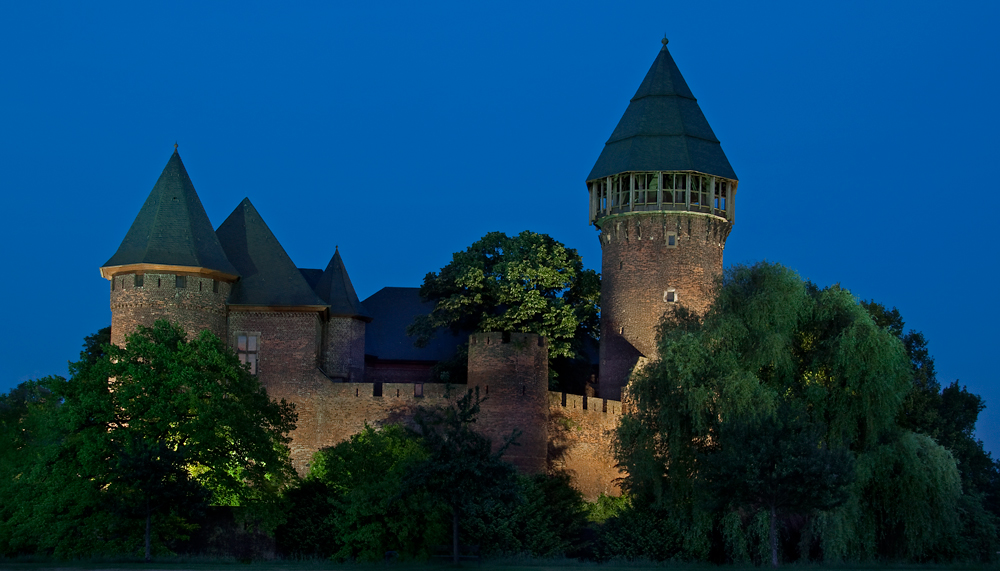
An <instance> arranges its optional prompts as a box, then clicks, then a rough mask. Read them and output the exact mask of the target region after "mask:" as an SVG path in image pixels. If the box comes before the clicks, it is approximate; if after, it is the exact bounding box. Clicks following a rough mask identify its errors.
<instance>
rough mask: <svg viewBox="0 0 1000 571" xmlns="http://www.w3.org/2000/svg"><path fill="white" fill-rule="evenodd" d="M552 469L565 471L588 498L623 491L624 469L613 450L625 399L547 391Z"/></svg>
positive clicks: (594, 498)
mask: <svg viewBox="0 0 1000 571" xmlns="http://www.w3.org/2000/svg"><path fill="white" fill-rule="evenodd" d="M548 407H549V410H548V413H549V418H548V423H549V426H548V435H549V451H548V452H549V467H548V469H549V470H550V471H564V472H566V473H568V474H569V475H570V477H571V479H572V480H571V481H572V483H573V487H575V488H576V489H578V490H580V492H581V493H583V497H584V498H586V499H588V500H591V501H593V500H596V499H597V496H599V495H600V494H605V495H609V496H619V495H621V488H620V487H619V485H618V482H617V479H618V478H620V477H621V476H622V473H621V472H620V471H619V470H618V468H617V467H616V464H617V463H616V462H615V459H614V456H612V454H611V432H612V431H613V430H614V429H615V427H617V426H618V421H619V420H620V419H621V414H622V403H621V402H619V401H612V400H607V399H601V398H592V397H586V396H582V395H570V394H566V393H557V392H549V393H548Z"/></svg>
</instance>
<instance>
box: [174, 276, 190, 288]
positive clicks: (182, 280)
mask: <svg viewBox="0 0 1000 571" xmlns="http://www.w3.org/2000/svg"><path fill="white" fill-rule="evenodd" d="M187 283H188V279H187V276H177V281H176V283H175V285H176V287H177V289H184V288H186V287H187Z"/></svg>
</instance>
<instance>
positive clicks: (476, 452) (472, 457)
mask: <svg viewBox="0 0 1000 571" xmlns="http://www.w3.org/2000/svg"><path fill="white" fill-rule="evenodd" d="M480 402H481V401H480V398H479V389H478V387H477V388H476V390H475V391H474V392H473V391H472V390H470V391H468V392H467V393H466V394H465V395H464V396H462V397H461V398H460V399H458V401H457V402H456V403H455V404H454V405H452V406H449V407H445V408H443V409H427V408H419V409H417V412H416V414H415V415H414V419H413V422H414V424H415V425H416V430H415V434H416V435H417V436H419V437H420V439H421V442H422V445H423V447H424V449H425V450H426V452H427V456H426V458H424V459H423V460H421V461H420V462H418V463H416V464H414V465H413V467H412V469H411V470H410V471H409V472H408V473H407V476H406V479H405V480H404V487H405V489H407V490H412V491H414V493H421V494H423V493H426V494H429V496H430V497H431V498H432V499H433V500H434V501H436V502H438V503H440V504H442V505H444V506H447V508H448V511H450V512H451V519H452V556H453V562H454V563H458V561H459V559H458V556H459V529H460V522H461V521H462V519H463V516H464V515H465V512H466V511H467V510H469V509H470V508H471V506H475V505H477V504H478V503H479V502H480V501H482V500H483V499H484V498H489V499H490V500H492V501H495V502H498V503H500V504H504V503H508V502H513V501H516V500H517V497H518V486H517V478H516V472H515V470H514V467H513V466H512V465H510V464H508V463H506V462H504V461H503V459H502V456H503V453H504V451H505V450H506V449H507V447H508V446H510V445H512V444H513V443H514V442H515V440H516V438H517V434H516V433H515V434H511V435H510V436H509V437H508V438H507V439H506V440H505V441H504V442H503V443H502V444H501V445H500V446H498V447H497V449H496V451H494V450H493V445H492V443H491V442H490V439H489V438H486V437H485V436H483V435H481V434H479V433H478V432H476V431H475V430H474V429H473V424H474V423H475V422H476V416H477V415H478V414H479V404H480Z"/></svg>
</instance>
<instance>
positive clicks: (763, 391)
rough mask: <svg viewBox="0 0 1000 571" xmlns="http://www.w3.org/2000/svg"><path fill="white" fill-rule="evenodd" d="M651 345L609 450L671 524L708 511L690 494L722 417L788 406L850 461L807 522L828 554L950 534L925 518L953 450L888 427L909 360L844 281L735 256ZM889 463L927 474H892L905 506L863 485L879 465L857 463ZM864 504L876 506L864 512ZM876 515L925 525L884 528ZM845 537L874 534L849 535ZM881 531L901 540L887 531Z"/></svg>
mask: <svg viewBox="0 0 1000 571" xmlns="http://www.w3.org/2000/svg"><path fill="white" fill-rule="evenodd" d="M659 355H660V358H659V359H658V360H657V361H656V362H653V363H651V364H650V365H648V366H647V367H645V368H644V369H643V370H641V371H639V372H638V373H636V374H634V375H633V378H632V380H631V385H630V387H629V393H630V397H631V398H632V400H633V402H634V407H633V409H632V411H630V412H629V413H628V414H627V415H625V416H623V418H622V421H621V424H620V426H619V429H618V431H617V434H616V441H615V450H616V454H617V456H618V458H619V461H620V462H621V463H622V464H623V465H624V466H625V468H626V469H627V471H628V477H627V478H626V479H625V482H624V485H625V488H626V490H627V491H629V492H631V493H633V494H635V495H636V499H637V502H639V503H644V502H646V503H650V504H653V505H657V506H660V507H662V509H664V510H666V511H667V512H668V513H670V514H671V517H673V518H677V519H678V521H679V522H680V524H679V525H678V528H679V529H693V528H695V527H697V526H701V529H704V530H709V529H712V528H713V526H714V525H715V524H713V523H711V522H712V521H713V519H712V518H718V517H719V513H718V512H708V513H706V511H705V510H704V509H700V508H699V507H698V506H697V505H696V503H695V502H694V499H695V497H696V486H697V483H698V481H699V474H701V473H702V470H703V469H704V468H705V466H704V462H703V461H700V460H699V459H700V458H702V459H703V458H704V455H705V454H708V453H712V452H716V450H714V449H713V446H714V443H718V444H719V445H725V442H724V439H723V435H724V434H725V433H726V431H727V428H726V427H727V425H729V428H730V429H732V428H733V427H735V426H738V424H736V423H740V422H750V421H754V420H758V421H768V422H772V421H773V422H778V421H780V420H782V412H781V411H782V410H785V408H784V407H786V406H790V407H791V408H792V410H796V411H802V412H801V414H802V415H803V417H802V420H803V422H806V423H807V424H808V425H813V426H820V427H823V431H822V434H820V435H818V437H817V438H818V440H817V443H818V445H820V446H824V447H827V448H829V449H830V450H834V451H836V450H839V449H845V450H847V451H848V452H849V453H850V455H851V456H853V457H854V459H855V466H856V469H855V474H854V484H852V486H851V488H850V497H849V500H848V501H847V502H846V503H845V504H844V505H843V506H841V507H840V508H836V509H833V510H829V511H827V512H823V514H825V515H823V517H816V518H813V519H812V520H811V521H814V522H819V523H816V527H815V529H816V530H817V533H818V534H820V536H821V538H820V541H821V544H822V545H824V546H826V547H828V548H829V550H830V554H832V555H836V556H840V557H846V558H866V557H877V556H879V555H882V554H889V555H895V554H905V556H906V557H914V556H916V555H914V554H915V553H918V552H919V553H931V552H932V551H933V550H935V549H938V548H939V547H940V546H942V545H944V544H947V543H948V541H950V540H951V539H952V538H953V537H954V535H953V534H954V532H955V529H954V528H953V527H951V526H949V525H941V526H938V527H937V528H928V527H926V525H927V523H928V522H927V519H926V518H927V517H928V515H927V514H929V513H931V511H932V507H933V506H944V505H954V501H955V497H956V493H960V490H959V491H956V488H955V487H954V486H952V485H951V482H952V476H951V475H954V476H955V478H957V471H956V468H955V463H954V460H953V459H951V456H950V454H948V452H947V451H946V450H944V449H943V448H941V447H940V446H938V445H936V444H935V443H934V442H933V441H931V440H927V441H925V440H920V439H916V440H914V439H913V438H911V437H910V436H908V435H911V434H912V433H910V432H908V431H907V430H905V429H904V428H902V427H900V426H899V424H898V421H897V419H898V418H899V411H900V410H901V407H902V405H903V402H904V399H905V398H906V396H907V394H908V393H909V390H910V386H911V379H912V375H911V364H910V360H909V359H908V358H907V354H906V351H905V349H904V347H903V344H902V343H900V341H899V339H898V338H897V337H896V336H895V335H893V334H892V333H890V332H889V331H888V330H887V329H886V328H884V327H880V326H878V325H876V324H875V323H874V322H873V321H872V319H871V318H870V317H869V315H868V313H867V312H866V311H865V309H864V308H862V307H861V306H859V304H858V303H857V301H856V300H855V299H854V298H853V296H851V294H850V292H848V291H846V290H844V289H841V288H840V287H839V286H833V287H829V288H825V289H820V288H817V287H816V286H814V285H813V284H810V283H808V282H805V281H803V280H801V279H800V278H799V277H798V276H797V275H795V274H794V272H792V271H790V270H788V269H786V268H783V267H781V266H779V265H773V264H767V263H760V264H757V265H755V266H752V267H745V266H739V267H734V268H731V269H730V270H728V271H727V272H726V274H725V276H724V279H723V283H722V287H721V288H720V290H719V293H718V297H717V299H716V300H715V303H714V304H713V305H712V307H711V309H710V310H709V311H708V313H707V314H706V315H705V316H704V317H703V318H702V319H692V318H691V317H690V316H688V315H685V314H683V313H679V314H676V315H674V316H673V317H672V318H671V319H668V321H666V322H665V323H664V325H663V328H662V331H661V335H660V338H659ZM768 419H771V420H768ZM736 441H737V442H738V441H739V439H736ZM901 443H910V444H907V445H905V446H904V445H903V444H901ZM730 445H731V446H732V445H734V444H730ZM735 445H741V444H735ZM918 450H920V451H921V452H919V453H917V452H914V451H918ZM876 458H878V459H880V460H879V462H877V463H876V462H875V459H876ZM893 464H895V465H898V466H900V469H901V470H903V471H905V472H907V473H919V472H921V471H923V472H925V473H926V472H928V471H930V472H933V473H935V474H939V476H938V477H936V478H935V479H934V480H933V482H934V483H933V485H924V482H923V481H921V480H919V479H912V480H910V481H909V484H912V485H911V486H910V487H906V486H907V485H909V484H903V485H900V486H899V489H898V490H897V491H898V494H897V496H898V497H903V498H906V502H907V505H905V506H904V505H901V503H900V502H899V501H895V502H889V501H888V500H886V499H884V496H883V497H879V495H878V494H876V493H874V490H876V489H878V487H879V485H881V483H882V481H883V480H882V479H881V478H883V476H884V473H883V472H880V471H878V470H874V469H868V467H874V466H877V465H882V466H885V465H893ZM873 513H880V514H883V515H882V516H880V517H878V518H872V517H869V516H870V515H871V514H873ZM816 515H817V516H819V515H822V514H816ZM821 524H822V525H821ZM888 525H892V526H896V527H897V528H899V529H902V530H910V531H913V530H923V529H928V530H929V531H928V534H923V533H922V532H921V533H915V532H914V533H909V532H908V531H907V532H904V533H902V534H898V535H893V534H888V533H887V527H886V526H888ZM848 530H853V531H851V532H849V531H848ZM704 535H705V534H700V537H690V536H688V537H686V538H685V539H684V541H683V542H682V544H683V545H682V547H681V549H682V550H685V551H686V552H687V553H689V554H699V555H697V556H705V554H707V552H708V550H709V549H710V547H709V546H706V545H705V544H704V543H698V542H699V541H704V539H703V538H704ZM849 536H850V537H849ZM852 537H853V538H862V537H863V538H874V539H873V540H872V541H870V542H866V543H859V542H854V543H852V542H851V540H850V539H851V538H852ZM893 537H898V538H900V540H899V541H900V543H898V544H891V542H890V540H889V539H886V538H893ZM880 538H882V539H880ZM865 541H867V539H866V540H865ZM685 542H686V543H685Z"/></svg>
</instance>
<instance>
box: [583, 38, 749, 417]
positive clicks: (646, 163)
mask: <svg viewBox="0 0 1000 571" xmlns="http://www.w3.org/2000/svg"><path fill="white" fill-rule="evenodd" d="M736 186H737V179H736V173H734V172H733V168H732V166H730V164H729V160H728V159H727V158H726V155H725V153H723V151H722V146H721V144H720V143H719V140H718V139H717V138H716V137H715V134H714V133H713V132H712V128H711V127H710V126H709V125H708V121H707V120H706V119H705V116H704V115H703V114H702V112H701V109H700V108H699V106H698V102H697V101H696V100H695V98H694V95H693V94H692V93H691V90H690V89H688V86H687V83H686V82H685V81H684V78H683V77H682V76H681V73H680V70H678V69H677V65H676V64H675V63H674V60H673V58H672V57H671V56H670V52H669V51H668V50H667V41H666V39H665V38H664V40H663V48H662V49H661V50H660V53H659V54H658V55H657V57H656V60H655V61H654V62H653V65H652V67H650V69H649V72H648V73H647V74H646V77H645V79H643V81H642V83H641V84H640V85H639V89H638V91H636V94H635V96H634V97H633V98H632V99H631V101H630V102H629V105H628V108H627V109H626V110H625V114H624V115H623V116H622V118H621V121H619V122H618V126H617V127H616V128H615V130H614V132H613V133H612V134H611V138H610V139H608V142H607V143H606V144H605V146H604V150H603V151H602V152H601V155H600V157H599V158H598V159H597V163H596V164H595V165H594V168H593V170H592V171H591V173H590V175H589V176H588V177H587V187H588V190H589V193H590V222H591V223H592V224H593V225H594V226H596V227H597V228H598V230H599V231H600V241H601V251H602V259H601V265H602V280H601V349H600V360H601V369H600V378H599V389H598V390H599V393H600V396H601V397H604V398H610V399H619V398H621V389H622V387H623V386H624V385H625V384H626V383H627V382H628V376H629V373H630V372H631V371H632V370H633V369H634V368H635V367H636V366H637V365H640V366H641V364H642V363H644V362H645V361H646V360H648V359H652V358H655V357H656V355H657V351H656V327H657V325H658V324H659V323H660V321H661V320H662V318H663V316H664V314H665V313H666V312H667V311H670V310H671V308H672V306H674V305H684V306H685V307H687V308H688V309H690V310H692V311H694V312H696V313H699V314H702V313H704V312H705V311H706V310H707V309H708V307H709V306H710V304H711V302H712V300H713V299H714V291H715V286H716V284H717V280H718V279H719V277H720V276H721V274H722V253H723V249H724V248H725V243H726V238H727V237H728V236H729V232H730V230H731V229H732V225H733V221H734V214H735V210H734V208H735V202H734V199H735V196H736Z"/></svg>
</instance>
